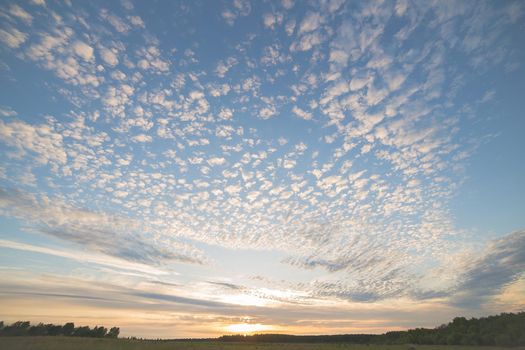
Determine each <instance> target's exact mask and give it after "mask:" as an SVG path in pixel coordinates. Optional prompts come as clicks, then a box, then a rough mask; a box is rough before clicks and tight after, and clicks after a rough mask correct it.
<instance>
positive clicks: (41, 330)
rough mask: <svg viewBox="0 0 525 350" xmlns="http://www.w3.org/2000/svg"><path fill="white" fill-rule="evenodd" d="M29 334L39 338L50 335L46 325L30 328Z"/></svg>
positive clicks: (40, 324) (41, 324)
mask: <svg viewBox="0 0 525 350" xmlns="http://www.w3.org/2000/svg"><path fill="white" fill-rule="evenodd" d="M28 334H29V335H37V336H42V335H48V333H47V328H46V325H45V324H43V323H39V324H37V325H36V326H31V327H29V331H28Z"/></svg>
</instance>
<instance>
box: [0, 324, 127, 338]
mask: <svg viewBox="0 0 525 350" xmlns="http://www.w3.org/2000/svg"><path fill="white" fill-rule="evenodd" d="M119 333H120V328H118V327H113V328H110V329H109V330H108V329H107V328H106V327H102V326H95V327H94V328H90V327H89V326H81V327H75V324H74V323H73V322H68V323H66V324H64V325H55V324H51V323H48V324H44V323H39V324H37V325H31V324H30V322H29V321H18V322H15V323H12V324H10V325H4V322H3V321H0V336H6V337H9V336H59V335H62V336H67V337H91V338H117V337H118V335H119Z"/></svg>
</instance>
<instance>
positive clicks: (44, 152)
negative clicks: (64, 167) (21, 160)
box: [0, 119, 67, 164]
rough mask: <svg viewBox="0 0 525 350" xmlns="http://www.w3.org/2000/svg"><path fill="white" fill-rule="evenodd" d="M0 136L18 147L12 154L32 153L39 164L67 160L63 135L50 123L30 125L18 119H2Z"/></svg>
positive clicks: (63, 162)
mask: <svg viewBox="0 0 525 350" xmlns="http://www.w3.org/2000/svg"><path fill="white" fill-rule="evenodd" d="M0 136H1V137H0V140H1V141H2V142H3V143H5V144H7V145H8V146H10V147H13V148H15V149H16V153H13V154H11V155H12V156H14V157H25V156H26V154H27V153H30V154H32V155H34V157H35V159H36V161H37V162H38V163H39V164H47V163H49V162H53V163H57V164H65V163H66V161H67V154H66V152H65V151H64V145H63V138H62V135H60V134H59V133H57V132H56V131H55V130H53V128H52V127H50V126H49V125H46V124H40V125H30V124H27V123H25V122H22V121H18V120H15V121H12V122H9V123H6V122H4V121H3V120H1V119H0ZM8 155H9V154H8Z"/></svg>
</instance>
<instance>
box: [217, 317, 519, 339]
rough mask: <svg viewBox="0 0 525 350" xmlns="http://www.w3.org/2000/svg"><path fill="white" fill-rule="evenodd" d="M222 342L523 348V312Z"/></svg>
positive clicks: (226, 336) (258, 335)
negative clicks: (383, 329) (381, 329)
mask: <svg viewBox="0 0 525 350" xmlns="http://www.w3.org/2000/svg"><path fill="white" fill-rule="evenodd" d="M218 340H219V341H224V342H254V343H356V344H428V345H496V346H523V345H525V312H519V313H516V314H514V313H502V314H500V315H498V316H489V317H482V318H471V319H466V318H465V317H456V318H454V320H453V321H452V322H450V323H448V324H444V325H441V326H439V327H436V328H433V329H429V328H416V329H410V330H407V331H395V332H387V333H385V334H377V335H374V334H341V335H318V336H311V335H303V336H296V335H288V334H255V335H251V336H243V335H224V336H222V337H220V338H219V339H218Z"/></svg>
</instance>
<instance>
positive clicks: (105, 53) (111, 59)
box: [100, 48, 118, 66]
mask: <svg viewBox="0 0 525 350" xmlns="http://www.w3.org/2000/svg"><path fill="white" fill-rule="evenodd" d="M100 57H101V58H102V60H103V61H104V62H105V63H106V64H108V65H110V66H116V65H117V64H118V57H117V55H116V54H115V52H113V51H112V50H110V49H106V48H104V49H102V50H100Z"/></svg>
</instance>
